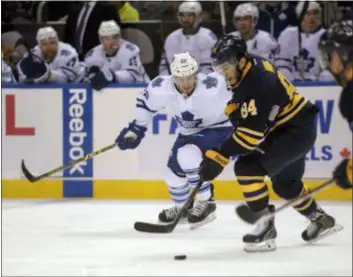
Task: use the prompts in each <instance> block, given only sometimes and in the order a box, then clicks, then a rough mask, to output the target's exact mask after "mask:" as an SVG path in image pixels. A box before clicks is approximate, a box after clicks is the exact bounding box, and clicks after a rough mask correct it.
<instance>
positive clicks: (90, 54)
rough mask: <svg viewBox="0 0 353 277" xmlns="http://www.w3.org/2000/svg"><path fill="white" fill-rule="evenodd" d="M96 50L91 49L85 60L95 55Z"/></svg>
mask: <svg viewBox="0 0 353 277" xmlns="http://www.w3.org/2000/svg"><path fill="white" fill-rule="evenodd" d="M93 52H94V49H91V50H90V51H89V52H88V53H87V54H86V56H85V58H88V57H90V56H92V55H93Z"/></svg>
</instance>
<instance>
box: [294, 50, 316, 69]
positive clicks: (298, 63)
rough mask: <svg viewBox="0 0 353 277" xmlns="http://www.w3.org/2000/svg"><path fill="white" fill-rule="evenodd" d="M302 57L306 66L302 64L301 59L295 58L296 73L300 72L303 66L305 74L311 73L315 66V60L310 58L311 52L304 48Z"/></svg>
mask: <svg viewBox="0 0 353 277" xmlns="http://www.w3.org/2000/svg"><path fill="white" fill-rule="evenodd" d="M301 57H302V58H303V63H304V65H302V64H301V61H300V57H298V56H294V68H295V70H296V71H298V72H300V71H301V67H302V66H303V69H304V71H305V72H309V71H310V69H312V68H313V67H314V64H315V58H312V57H309V51H308V50H307V49H305V48H303V50H302V52H301Z"/></svg>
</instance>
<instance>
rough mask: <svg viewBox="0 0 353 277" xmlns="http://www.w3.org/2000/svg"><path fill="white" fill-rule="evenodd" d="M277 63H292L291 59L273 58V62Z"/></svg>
mask: <svg viewBox="0 0 353 277" xmlns="http://www.w3.org/2000/svg"><path fill="white" fill-rule="evenodd" d="M278 61H285V62H288V63H292V60H291V59H284V58H275V62H278Z"/></svg>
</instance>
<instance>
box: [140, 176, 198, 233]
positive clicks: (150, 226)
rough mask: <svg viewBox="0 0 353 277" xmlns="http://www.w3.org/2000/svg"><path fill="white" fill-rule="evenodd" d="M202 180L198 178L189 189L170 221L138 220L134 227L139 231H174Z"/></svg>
mask: <svg viewBox="0 0 353 277" xmlns="http://www.w3.org/2000/svg"><path fill="white" fill-rule="evenodd" d="M202 184H203V181H202V180H200V181H199V182H198V183H197V185H196V186H195V188H194V189H193V190H192V191H191V193H190V195H189V197H188V199H187V200H186V202H185V203H184V205H183V207H182V208H181V209H180V211H179V213H178V215H177V217H176V218H175V219H174V221H173V222H172V223H168V224H155V223H148V222H140V221H137V222H135V224H134V228H135V230H137V231H140V232H146V233H171V232H173V231H174V229H175V227H176V226H177V225H178V223H179V221H180V218H181V217H182V216H183V214H184V213H185V212H186V211H187V210H188V208H189V206H190V204H191V202H192V201H193V200H194V197H195V195H196V193H197V192H198V190H199V189H200V187H201V186H202Z"/></svg>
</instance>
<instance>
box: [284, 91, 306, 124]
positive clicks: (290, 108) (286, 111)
mask: <svg viewBox="0 0 353 277" xmlns="http://www.w3.org/2000/svg"><path fill="white" fill-rule="evenodd" d="M304 101H305V98H304V97H303V96H302V95H301V94H299V93H298V94H295V95H294V97H293V99H292V101H291V103H289V104H288V105H287V106H285V107H284V108H283V109H282V110H281V111H280V112H279V114H278V115H277V120H281V119H282V118H284V117H286V116H287V115H288V114H290V113H291V112H292V111H293V110H295V109H296V108H297V107H298V106H300V105H301V104H302V103H303V102H304Z"/></svg>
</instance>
